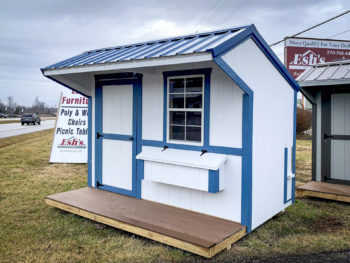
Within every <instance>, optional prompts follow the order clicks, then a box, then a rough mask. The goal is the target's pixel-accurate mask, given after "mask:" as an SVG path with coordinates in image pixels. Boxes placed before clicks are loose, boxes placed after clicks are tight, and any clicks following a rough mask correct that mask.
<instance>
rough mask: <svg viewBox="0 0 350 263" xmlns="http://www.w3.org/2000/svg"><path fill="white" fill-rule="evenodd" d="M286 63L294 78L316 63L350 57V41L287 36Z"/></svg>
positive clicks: (285, 42) (285, 43)
mask: <svg viewBox="0 0 350 263" xmlns="http://www.w3.org/2000/svg"><path fill="white" fill-rule="evenodd" d="M284 45H285V51H284V65H285V66H286V68H287V69H288V71H289V73H290V74H292V76H293V77H294V78H297V77H298V76H299V75H300V74H301V73H303V72H304V70H306V69H307V68H309V67H310V66H312V65H314V64H319V63H325V62H332V61H339V60H344V59H350V41H343V40H331V39H314V38H298V37H294V38H287V39H285V41H284Z"/></svg>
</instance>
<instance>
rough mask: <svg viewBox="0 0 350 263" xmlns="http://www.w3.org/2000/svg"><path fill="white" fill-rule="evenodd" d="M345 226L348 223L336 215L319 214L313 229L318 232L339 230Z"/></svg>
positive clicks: (312, 226)
mask: <svg viewBox="0 0 350 263" xmlns="http://www.w3.org/2000/svg"><path fill="white" fill-rule="evenodd" d="M345 227H346V224H345V223H344V222H343V221H341V220H340V219H339V218H337V217H335V216H328V217H326V216H319V217H317V218H316V219H315V220H314V223H313V224H312V225H311V229H312V230H314V231H316V232H337V231H339V230H343V229H344V228H345Z"/></svg>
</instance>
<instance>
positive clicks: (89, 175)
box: [87, 97, 92, 187]
mask: <svg viewBox="0 0 350 263" xmlns="http://www.w3.org/2000/svg"><path fill="white" fill-rule="evenodd" d="M91 148H92V98H91V97H88V158H87V159H88V180H87V184H88V186H89V187H91V186H92V149H91Z"/></svg>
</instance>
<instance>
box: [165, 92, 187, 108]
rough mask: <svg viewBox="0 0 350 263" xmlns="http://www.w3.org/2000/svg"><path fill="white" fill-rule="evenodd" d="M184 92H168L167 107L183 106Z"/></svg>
mask: <svg viewBox="0 0 350 263" xmlns="http://www.w3.org/2000/svg"><path fill="white" fill-rule="evenodd" d="M184 106H185V97H184V94H169V108H184Z"/></svg>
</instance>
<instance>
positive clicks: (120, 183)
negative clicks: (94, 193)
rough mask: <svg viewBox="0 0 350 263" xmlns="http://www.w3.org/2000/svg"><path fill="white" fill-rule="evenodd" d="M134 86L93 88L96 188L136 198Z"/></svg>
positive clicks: (135, 111) (135, 102) (135, 104)
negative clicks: (94, 95) (94, 89)
mask: <svg viewBox="0 0 350 263" xmlns="http://www.w3.org/2000/svg"><path fill="white" fill-rule="evenodd" d="M136 88H137V86H135V85H133V84H129V85H103V86H100V87H96V149H97V152H96V174H97V175H96V179H97V180H96V186H97V187H98V188H101V189H104V190H109V191H113V192H117V193H120V194H125V195H129V196H136V189H135V188H136V159H135V158H136V138H137V135H136V123H137V122H136V120H137V110H136V107H137V101H136V100H135V99H134V96H135V89H136Z"/></svg>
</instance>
